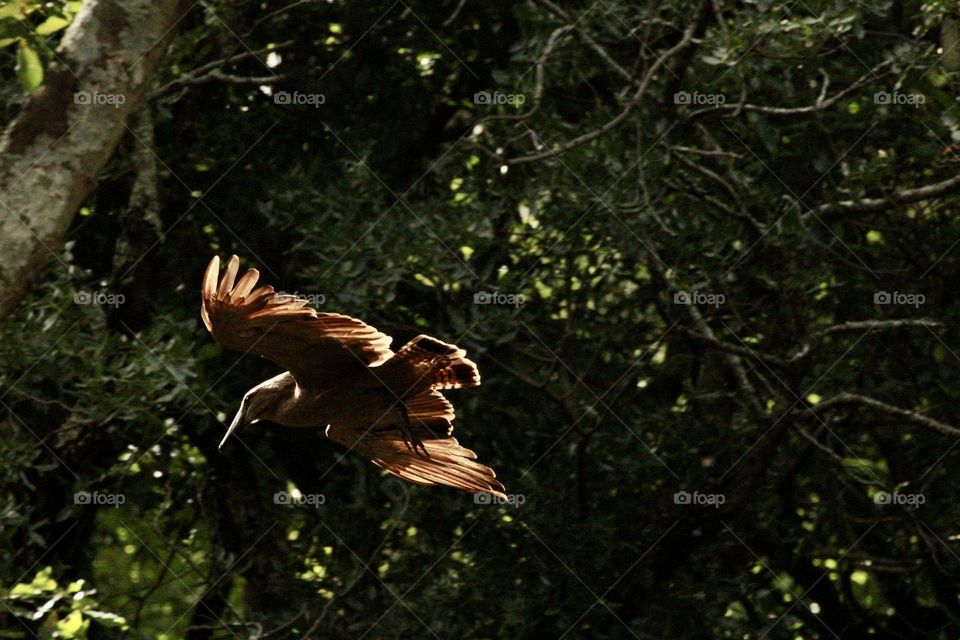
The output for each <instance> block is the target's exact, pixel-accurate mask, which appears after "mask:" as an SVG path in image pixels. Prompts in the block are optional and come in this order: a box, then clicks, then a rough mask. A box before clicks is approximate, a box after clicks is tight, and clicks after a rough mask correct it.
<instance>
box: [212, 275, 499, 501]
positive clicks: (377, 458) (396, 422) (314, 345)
mask: <svg viewBox="0 0 960 640" xmlns="http://www.w3.org/2000/svg"><path fill="white" fill-rule="evenodd" d="M239 266H240V260H239V258H237V256H233V257H231V258H230V261H229V262H228V263H227V268H226V270H225V271H224V273H223V277H222V278H219V274H220V258H219V257H217V256H214V258H213V259H212V260H211V261H210V264H209V265H208V266H207V270H206V273H204V276H203V285H202V288H201V297H202V300H203V304H202V306H201V309H200V315H201V317H202V318H203V323H204V324H205V325H206V327H207V329H208V330H209V331H210V333H211V334H212V335H213V337H214V339H215V340H216V341H217V342H218V343H220V344H221V345H222V346H224V347H227V348H229V349H236V350H238V351H245V352H246V351H250V352H253V353H256V354H258V355H261V356H263V357H264V358H268V359H270V360H273V361H274V362H276V363H277V364H278V365H280V366H281V367H283V368H284V369H286V371H285V372H284V373H282V374H280V375H278V376H275V377H273V378H270V379H269V380H266V381H264V382H262V383H260V384H259V385H257V386H256V387H254V388H253V389H251V390H250V391H248V392H247V393H246V394H245V395H244V397H243V401H242V402H241V404H240V410H239V411H238V412H237V415H236V417H235V418H234V419H233V422H232V423H231V424H230V427H229V428H228V429H227V433H226V434H225V435H224V437H223V440H222V441H221V442H220V446H221V447H223V445H224V443H225V442H226V441H227V439H228V438H229V437H230V434H232V433H233V432H234V431H235V430H236V429H237V428H238V427H239V426H241V425H243V424H245V423H253V422H257V421H259V420H271V421H273V422H277V423H279V424H282V425H286V426H291V427H315V428H316V427H325V428H326V435H327V437H328V438H330V439H331V440H333V441H334V442H338V443H340V444H342V445H344V446H346V447H348V448H350V449H351V450H353V451H356V452H358V453H360V454H361V455H364V456H367V457H368V458H370V459H371V460H373V462H374V464H376V465H378V466H380V467H382V468H383V469H386V470H387V471H389V472H390V473H392V474H394V475H395V476H398V477H400V478H403V479H404V480H408V481H410V482H415V483H417V484H442V485H447V486H450V487H455V488H457V489H461V490H464V491H470V492H474V493H478V492H488V493H493V494H496V495H498V496H501V497H505V496H504V494H503V485H502V484H500V482H499V481H497V479H496V474H495V473H494V472H493V470H492V469H490V468H489V467H486V466H484V465H482V464H480V463H478V462H475V460H476V457H477V456H476V454H474V452H473V451H470V450H469V449H465V448H464V447H461V446H460V444H459V443H458V442H457V440H456V439H455V438H453V437H452V436H451V434H452V433H453V426H452V424H451V422H452V420H453V419H454V412H453V405H451V404H450V403H449V402H448V401H447V399H446V398H444V397H443V394H441V393H440V391H439V389H459V388H468V387H476V386H478V385H479V384H480V374H479V372H478V371H477V366H476V365H475V364H474V363H473V362H471V361H470V360H468V359H467V358H466V357H465V356H466V352H465V351H464V350H463V349H460V348H458V347H456V346H454V345H451V344H447V343H445V342H441V341H440V340H437V339H436V338H432V337H430V336H427V335H420V336H417V337H416V338H414V339H413V340H411V341H410V342H409V343H407V344H406V345H404V347H403V348H401V349H400V350H399V351H398V352H396V353H394V352H393V351H391V350H390V343H391V341H392V338H390V337H389V336H386V335H384V334H382V333H380V332H379V331H377V330H376V329H374V328H373V327H371V326H369V325H367V324H365V323H363V322H361V321H360V320H357V319H356V318H351V317H349V316H344V315H340V314H337V313H319V312H317V311H315V310H314V309H312V308H310V307H308V306H306V305H307V301H306V300H303V299H299V298H296V297H294V296H289V295H282V294H277V293H276V292H274V290H273V287H270V286H262V287H259V288H256V289H255V288H254V286H255V285H256V283H257V280H258V278H259V277H260V274H259V272H258V271H257V270H256V269H250V270H249V271H247V272H246V273H245V274H244V275H243V277H241V278H240V279H239V280H237V279H236V278H237V271H238V268H239ZM218 278H219V281H218Z"/></svg>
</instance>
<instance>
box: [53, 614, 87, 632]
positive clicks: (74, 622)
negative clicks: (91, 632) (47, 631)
mask: <svg viewBox="0 0 960 640" xmlns="http://www.w3.org/2000/svg"><path fill="white" fill-rule="evenodd" d="M83 627H84V621H83V614H82V613H80V612H79V611H73V612H71V613H70V615H68V616H67V617H66V618H64V619H63V620H61V621H60V622H58V623H57V632H58V633H59V634H60V637H61V638H76V637H77V636H78V634H79V633H80V631H81V629H83Z"/></svg>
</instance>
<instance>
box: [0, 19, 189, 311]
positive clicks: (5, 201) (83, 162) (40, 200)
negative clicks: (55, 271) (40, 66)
mask: <svg viewBox="0 0 960 640" xmlns="http://www.w3.org/2000/svg"><path fill="white" fill-rule="evenodd" d="M188 9H189V7H188V5H186V3H184V2H183V1H182V0H153V1H147V0H128V1H126V2H120V1H119V0H90V1H89V2H85V3H84V5H83V8H82V9H81V10H80V12H79V13H78V14H77V16H76V18H75V20H74V22H73V24H71V25H70V27H69V29H68V30H67V32H66V34H65V35H64V37H63V41H62V42H61V44H60V46H59V47H58V48H57V51H56V55H55V62H54V63H53V64H51V66H50V68H49V69H48V70H47V73H46V78H45V80H44V83H43V86H42V87H40V89H39V90H38V91H37V92H36V93H35V94H33V95H32V96H30V98H29V99H28V100H27V102H26V103H25V104H24V106H23V109H22V110H21V112H20V113H19V115H18V116H17V117H16V118H15V119H14V120H13V122H11V123H10V124H9V126H8V127H7V129H6V131H5V132H4V134H3V138H2V139H0V317H4V316H6V315H7V314H8V313H10V311H11V310H12V309H13V308H14V307H15V306H16V305H17V303H18V302H19V300H20V298H21V297H22V296H23V295H24V293H26V291H27V289H28V287H29V285H30V280H31V277H32V276H33V274H35V273H37V272H38V271H40V270H41V269H42V267H43V266H44V265H45V264H46V263H47V262H49V261H50V260H51V259H55V258H57V259H58V254H57V252H58V251H59V249H60V247H61V245H62V243H63V237H64V234H65V233H66V231H67V229H68V228H69V226H70V222H71V220H72V219H73V216H74V214H75V213H76V211H77V209H78V208H79V207H80V204H81V203H82V202H83V200H84V199H85V198H86V197H87V196H88V195H89V194H90V192H91V191H92V190H93V188H94V186H95V185H96V180H97V174H98V172H99V171H100V169H101V168H102V167H103V165H104V164H105V163H106V162H107V160H108V159H109V158H110V155H111V154H112V153H113V150H114V149H115V148H116V146H117V144H118V143H119V142H120V140H121V138H122V137H123V134H124V131H125V130H126V126H127V125H126V123H127V119H128V118H129V116H130V115H131V114H132V113H135V112H136V111H137V109H138V108H139V107H140V105H141V104H142V103H143V101H144V99H145V96H146V95H147V94H148V92H149V89H150V86H151V84H152V80H153V78H154V74H155V73H156V70H157V66H158V64H159V62H160V59H161V57H162V56H163V52H164V50H165V49H166V47H167V45H168V44H169V42H170V39H171V37H172V35H173V32H174V27H175V26H176V25H177V23H178V22H179V20H180V18H181V17H182V16H183V13H184V12H185V11H186V10H188Z"/></svg>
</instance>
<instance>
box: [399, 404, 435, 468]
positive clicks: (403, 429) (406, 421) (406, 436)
mask: <svg viewBox="0 0 960 640" xmlns="http://www.w3.org/2000/svg"><path fill="white" fill-rule="evenodd" d="M393 412H394V415H395V416H396V417H397V429H399V430H400V437H401V438H402V439H403V444H405V445H407V448H408V449H410V451H412V452H413V453H414V454H416V453H417V449H420V451H421V452H422V453H423V457H425V458H429V457H430V454H429V453H427V448H426V447H425V446H424V444H423V441H422V440H420V438H418V437H417V435H416V434H415V433H414V432H413V428H412V427H411V425H410V416H409V414H407V407H406V406H405V405H404V404H403V403H402V402H401V403H399V404H397V406H395V407H394V408H393Z"/></svg>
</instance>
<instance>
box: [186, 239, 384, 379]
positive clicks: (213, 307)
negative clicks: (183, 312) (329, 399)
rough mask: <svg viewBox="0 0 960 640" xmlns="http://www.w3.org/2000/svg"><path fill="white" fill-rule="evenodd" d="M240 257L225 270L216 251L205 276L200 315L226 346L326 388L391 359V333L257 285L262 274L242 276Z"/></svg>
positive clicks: (254, 270) (234, 258)
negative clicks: (389, 334) (221, 269)
mask: <svg viewBox="0 0 960 640" xmlns="http://www.w3.org/2000/svg"><path fill="white" fill-rule="evenodd" d="M239 266H240V259H239V258H238V257H237V256H232V257H231V258H230V261H229V262H228V263H227V268H226V270H225V271H224V273H223V277H222V278H219V282H218V276H219V274H220V258H219V257H218V256H214V257H213V259H212V260H211V261H210V264H209V265H208V266H207V270H206V272H205V273H204V275H203V285H202V287H201V298H202V300H203V304H202V307H201V309H200V315H201V317H202V318H203V324H204V325H206V327H207V329H208V330H209V331H210V333H211V334H212V335H213V337H214V339H215V340H216V341H217V342H218V343H220V344H221V345H222V346H224V347H226V348H228V349H235V350H237V351H250V352H253V353H256V354H258V355H261V356H263V357H264V358H268V359H270V360H273V361H274V362H276V363H277V364H278V365H280V366H281V367H283V368H284V369H286V370H288V371H289V372H290V373H291V374H293V377H294V378H295V379H296V380H297V384H298V385H300V386H302V387H314V388H316V387H324V386H328V385H330V384H331V383H333V382H335V381H337V380H339V379H341V378H342V377H343V376H344V375H349V374H350V373H351V372H355V371H359V370H362V369H364V368H366V367H369V366H376V365H379V364H382V363H383V362H385V361H386V360H388V359H389V358H390V357H391V356H392V355H393V351H391V350H390V342H391V341H392V338H390V337H389V336H387V335H384V334H383V333H380V332H379V331H377V330H376V329H374V328H373V327H371V326H370V325H368V324H365V323H363V322H361V321H360V320H357V319H356V318H351V317H350V316H344V315H340V314H338V313H318V312H317V311H316V310H314V309H312V308H310V307H308V306H307V301H306V300H303V299H300V298H297V297H296V296H291V295H284V294H278V293H276V292H275V291H274V289H273V287H271V286H262V287H259V288H256V289H255V288H254V286H255V285H256V284H257V280H258V279H259V277H260V273H259V272H258V271H257V270H256V269H250V270H249V271H247V272H246V273H245V274H244V275H243V277H241V278H240V279H239V280H237V279H236V278H237V271H238V269H239Z"/></svg>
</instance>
